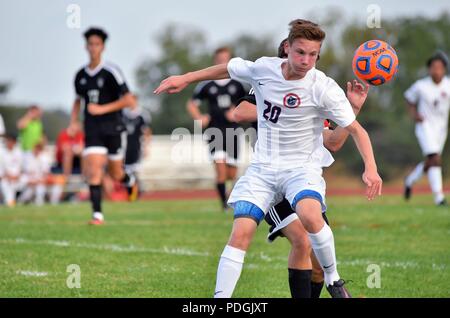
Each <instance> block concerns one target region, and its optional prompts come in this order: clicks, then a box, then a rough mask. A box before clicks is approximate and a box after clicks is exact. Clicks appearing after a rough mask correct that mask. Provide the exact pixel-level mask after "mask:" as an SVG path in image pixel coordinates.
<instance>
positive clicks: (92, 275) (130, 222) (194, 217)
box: [0, 196, 450, 297]
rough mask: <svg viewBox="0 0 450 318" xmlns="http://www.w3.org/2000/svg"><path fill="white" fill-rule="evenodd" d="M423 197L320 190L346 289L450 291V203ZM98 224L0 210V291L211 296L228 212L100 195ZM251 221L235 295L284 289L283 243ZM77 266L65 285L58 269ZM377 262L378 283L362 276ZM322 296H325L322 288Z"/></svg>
mask: <svg viewBox="0 0 450 318" xmlns="http://www.w3.org/2000/svg"><path fill="white" fill-rule="evenodd" d="M431 202H432V200H431V197H429V196H416V197H414V198H413V201H412V202H411V203H409V204H406V203H404V202H403V201H402V200H401V199H400V198H399V197H394V196H384V197H382V198H380V199H377V200H376V201H375V202H372V203H368V202H367V201H365V199H364V198H363V197H345V198H344V197H330V198H329V199H328V207H329V213H328V215H329V218H330V221H331V225H332V228H333V230H334V234H335V242H336V246H337V256H338V262H339V270H340V274H341V276H342V277H343V278H344V279H346V280H352V282H350V283H349V284H348V288H349V290H350V291H351V293H352V294H353V296H355V297H450V239H449V238H450V209H446V208H437V207H434V206H432V203H431ZM104 209H105V211H106V217H107V223H106V225H104V226H101V227H92V226H88V225H87V221H88V219H89V217H90V215H89V206H88V205H87V204H80V205H61V206H58V207H51V206H45V207H41V208H36V207H32V206H27V207H17V208H15V209H13V210H8V209H5V208H3V207H2V208H0V297H211V295H212V293H213V289H214V285H215V273H216V268H217V262H218V258H219V255H220V253H221V252H222V249H223V247H224V245H225V243H226V241H227V238H228V235H229V232H230V229H231V224H232V215H231V214H223V213H219V211H218V209H217V202H216V201H215V200H198V201H153V202H137V203H133V204H128V203H107V204H105V207H104ZM267 229H268V227H267V225H266V224H262V225H261V226H260V228H259V231H258V233H257V236H256V238H255V240H254V244H253V245H252V247H251V248H250V250H249V252H248V253H247V258H246V264H245V266H244V270H243V273H242V276H241V279H240V281H239V283H238V287H237V289H236V291H235V294H234V296H235V297H289V296H290V294H289V287H288V282H287V254H288V251H289V244H288V242H287V240H285V239H278V240H277V241H275V242H274V243H273V244H268V243H266V234H267ZM70 264H77V265H79V266H80V269H81V288H79V289H76V288H75V289H70V288H68V287H67V285H66V280H67V278H68V277H69V275H70V272H67V267H68V266H69V265H70ZM370 264H377V265H379V266H380V268H381V288H378V289H377V288H374V289H370V288H368V287H367V284H366V281H367V278H368V277H369V275H370V274H371V273H368V272H367V267H368V265H370ZM322 297H328V295H327V293H326V291H323V292H322Z"/></svg>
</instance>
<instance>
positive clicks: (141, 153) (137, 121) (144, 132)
mask: <svg viewBox="0 0 450 318" xmlns="http://www.w3.org/2000/svg"><path fill="white" fill-rule="evenodd" d="M133 97H134V98H135V99H136V104H135V105H133V106H132V107H128V108H125V109H124V110H123V111H122V114H123V120H124V123H125V127H126V130H127V151H126V154H125V171H126V172H127V173H128V174H133V175H134V176H135V177H136V178H137V179H138V180H139V177H138V175H137V169H138V165H139V162H140V160H141V158H142V157H145V156H146V155H147V154H146V153H145V150H147V149H148V148H147V147H148V144H149V143H150V140H151V136H152V130H151V127H150V123H151V116H150V114H149V113H148V112H147V111H145V110H143V109H142V107H139V106H138V102H137V97H136V96H135V95H133Z"/></svg>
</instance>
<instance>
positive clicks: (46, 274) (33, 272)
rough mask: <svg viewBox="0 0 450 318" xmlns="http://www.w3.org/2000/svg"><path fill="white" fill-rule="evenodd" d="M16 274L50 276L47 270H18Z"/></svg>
mask: <svg viewBox="0 0 450 318" xmlns="http://www.w3.org/2000/svg"><path fill="white" fill-rule="evenodd" d="M16 274H18V275H23V276H30V277H45V276H48V273H47V272H35V271H17V272H16Z"/></svg>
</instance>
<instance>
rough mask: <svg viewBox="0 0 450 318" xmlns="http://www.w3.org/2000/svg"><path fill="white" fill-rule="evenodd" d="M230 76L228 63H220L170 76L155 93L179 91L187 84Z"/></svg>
mask: <svg viewBox="0 0 450 318" xmlns="http://www.w3.org/2000/svg"><path fill="white" fill-rule="evenodd" d="M225 78H230V74H228V69H227V64H219V65H214V66H210V67H208V68H204V69H202V70H199V71H194V72H189V73H186V74H183V75H177V76H170V77H168V78H166V79H165V80H163V81H162V82H161V84H159V86H158V88H156V89H155V90H154V91H153V93H154V94H156V95H159V94H161V93H169V94H174V93H179V92H181V91H182V90H183V89H184V88H185V87H186V86H188V85H189V84H192V83H195V82H201V81H206V80H219V79H225Z"/></svg>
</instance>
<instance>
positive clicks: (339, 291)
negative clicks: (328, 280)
mask: <svg viewBox="0 0 450 318" xmlns="http://www.w3.org/2000/svg"><path fill="white" fill-rule="evenodd" d="M344 285H345V281H344V280H343V279H340V280H338V281H337V282H334V283H333V285H329V286H327V290H328V292H329V293H330V295H331V297H332V298H352V295H350V293H349V292H348V290H347V289H346V288H345V287H344Z"/></svg>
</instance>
